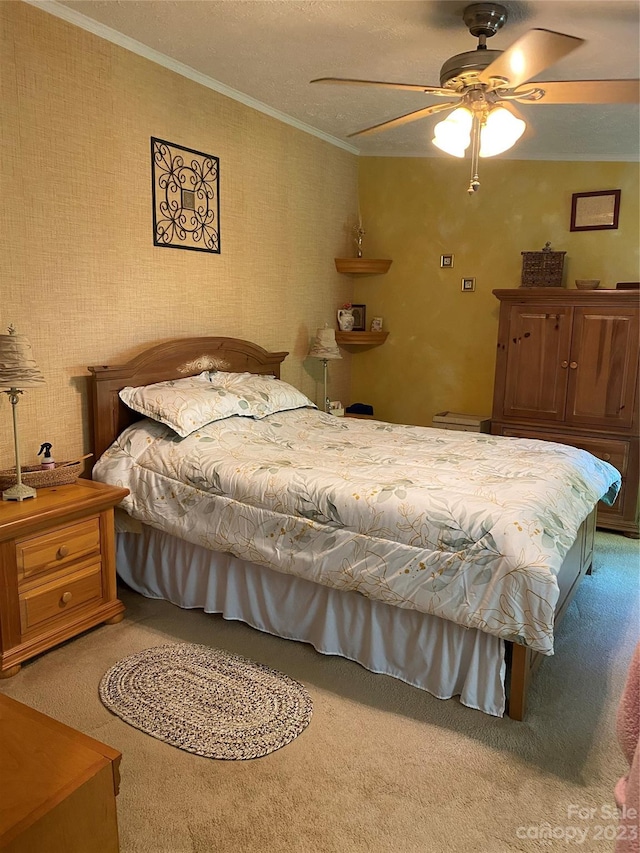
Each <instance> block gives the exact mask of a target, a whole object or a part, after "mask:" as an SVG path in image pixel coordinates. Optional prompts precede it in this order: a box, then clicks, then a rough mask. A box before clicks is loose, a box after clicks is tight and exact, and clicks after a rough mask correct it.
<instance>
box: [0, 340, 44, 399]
mask: <svg viewBox="0 0 640 853" xmlns="http://www.w3.org/2000/svg"><path fill="white" fill-rule="evenodd" d="M44 381H45V380H44V376H43V375H42V373H41V372H40V368H39V367H38V365H37V364H36V362H35V359H34V357H33V351H32V349H31V344H30V343H29V340H28V339H27V338H26V337H25V336H24V335H18V334H16V331H15V329H14V328H13V326H11V327H10V328H9V334H8V335H0V389H10V388H17V389H20V390H22V389H23V388H33V387H34V386H36V385H43V384H44Z"/></svg>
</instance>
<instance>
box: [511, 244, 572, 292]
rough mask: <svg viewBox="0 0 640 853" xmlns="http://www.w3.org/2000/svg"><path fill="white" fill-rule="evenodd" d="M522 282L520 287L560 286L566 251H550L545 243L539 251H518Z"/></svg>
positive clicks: (549, 245) (549, 247) (548, 245)
mask: <svg viewBox="0 0 640 853" xmlns="http://www.w3.org/2000/svg"><path fill="white" fill-rule="evenodd" d="M520 254H521V255H522V282H521V284H520V287H562V273H563V270H564V256H565V255H566V254H567V253H566V252H552V251H551V243H547V244H546V245H545V247H544V249H543V250H542V251H541V252H520Z"/></svg>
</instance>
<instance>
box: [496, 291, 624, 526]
mask: <svg viewBox="0 0 640 853" xmlns="http://www.w3.org/2000/svg"><path fill="white" fill-rule="evenodd" d="M493 293H494V295H495V296H497V298H498V299H499V300H500V322H499V328H498V353H497V359H496V375H495V386H494V397H493V413H492V418H491V432H492V433H493V434H494V435H511V436H518V437H521V438H536V439H543V440H546V441H555V442H559V443H561V444H570V445H573V446H574V447H580V448H582V449H584V450H588V451H589V452H590V453H593V455H594V456H598V457H599V458H600V459H605V460H606V461H607V462H610V463H611V464H612V465H614V466H615V467H616V468H617V469H618V470H619V471H620V473H621V474H622V489H621V491H620V494H619V496H618V499H617V500H616V502H615V504H614V505H613V506H612V507H608V506H605V505H604V504H603V503H602V502H601V503H600V504H599V505H598V522H597V523H598V526H599V527H603V528H608V529H610V530H620V531H623V532H624V533H626V534H627V535H630V536H636V537H637V536H638V533H639V530H638V520H639V519H638V511H639V501H638V481H639V478H640V458H639V443H640V440H639V420H640V418H639V413H638V405H639V403H640V395H639V393H638V350H639V342H640V321H639V313H640V292H639V291H637V290H635V291H634V290H567V289H565V288H562V287H557V288H556V287H531V288H518V289H517V290H515V289H514V290H494V291H493Z"/></svg>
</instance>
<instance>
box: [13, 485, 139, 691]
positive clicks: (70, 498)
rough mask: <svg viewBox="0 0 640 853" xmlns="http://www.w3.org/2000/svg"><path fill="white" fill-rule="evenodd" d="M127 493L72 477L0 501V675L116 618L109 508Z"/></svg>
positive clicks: (118, 613)
mask: <svg viewBox="0 0 640 853" xmlns="http://www.w3.org/2000/svg"><path fill="white" fill-rule="evenodd" d="M127 494H128V490H127V489H120V488H116V487H114V486H107V485H105V484H103V483H94V482H93V481H92V480H77V481H76V482H75V483H73V484H72V485H68V486H56V487H53V488H50V489H38V494H37V497H35V498H34V499H33V500H27V501H22V502H21V503H18V502H15V503H14V502H8V501H4V502H2V503H1V504H0V678H8V677H9V676H12V675H15V674H16V673H17V672H18V671H19V670H20V664H21V663H22V662H23V661H25V660H28V659H29V658H32V657H34V656H35V655H37V654H40V653H41V652H44V651H47V649H50V648H52V647H53V646H56V645H58V643H62V642H64V641H65V640H68V639H69V638H70V637H75V636H76V635H77V634H80V633H81V632H82V631H86V630H87V628H93V627H94V626H95V625H99V624H100V623H102V622H107V623H115V622H120V621H121V619H122V618H123V612H124V605H123V604H122V602H121V601H119V600H118V598H117V593H116V569H115V547H114V527H113V508H114V506H115V505H116V504H118V503H120V501H121V500H122V499H123V498H124V497H126V495H127Z"/></svg>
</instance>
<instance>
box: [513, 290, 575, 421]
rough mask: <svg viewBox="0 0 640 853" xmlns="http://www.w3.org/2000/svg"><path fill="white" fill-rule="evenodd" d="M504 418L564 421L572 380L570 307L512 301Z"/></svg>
mask: <svg viewBox="0 0 640 853" xmlns="http://www.w3.org/2000/svg"><path fill="white" fill-rule="evenodd" d="M508 330H509V332H508V340H507V341H506V350H507V357H506V374H505V387H504V403H503V406H504V407H503V411H502V416H503V417H508V418H534V419H536V420H549V421H562V420H563V419H564V416H565V402H566V396H567V384H568V378H569V353H570V350H571V308H569V307H566V306H561V305H551V306H550V305H546V306H545V305H540V306H537V305H512V306H511V308H510V309H509V323H508Z"/></svg>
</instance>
